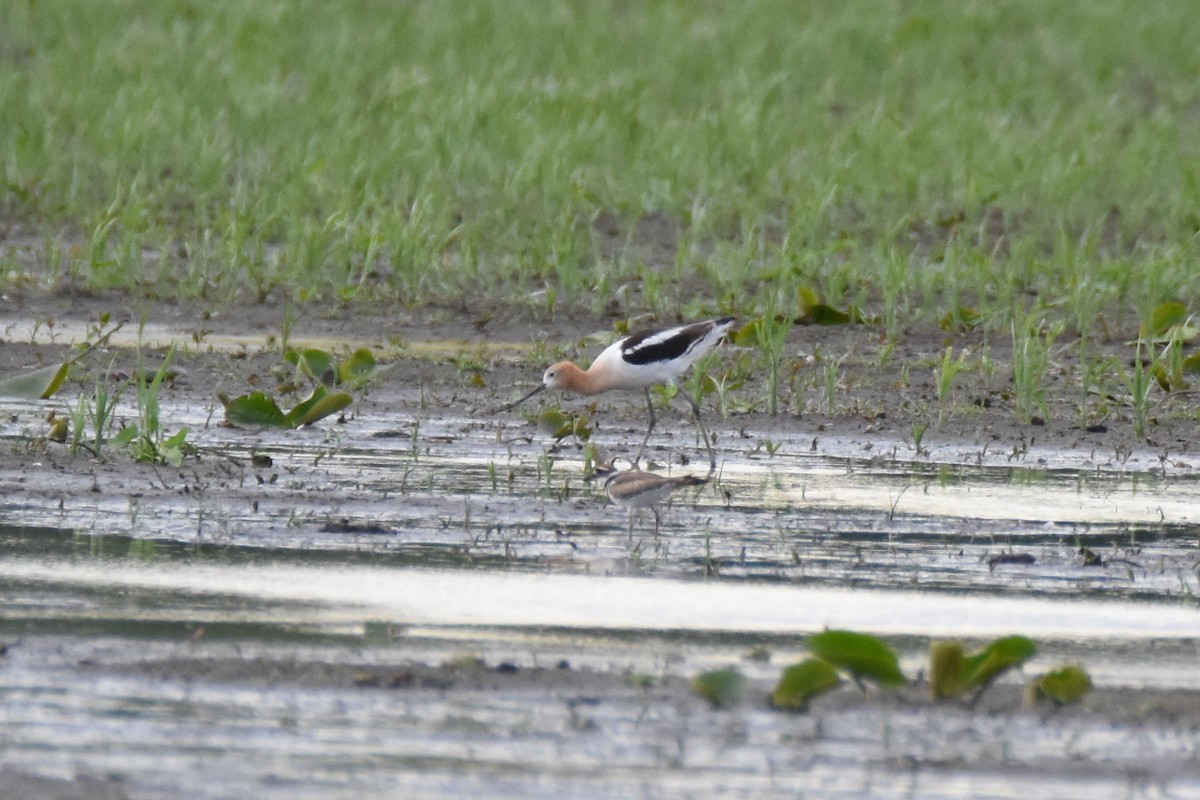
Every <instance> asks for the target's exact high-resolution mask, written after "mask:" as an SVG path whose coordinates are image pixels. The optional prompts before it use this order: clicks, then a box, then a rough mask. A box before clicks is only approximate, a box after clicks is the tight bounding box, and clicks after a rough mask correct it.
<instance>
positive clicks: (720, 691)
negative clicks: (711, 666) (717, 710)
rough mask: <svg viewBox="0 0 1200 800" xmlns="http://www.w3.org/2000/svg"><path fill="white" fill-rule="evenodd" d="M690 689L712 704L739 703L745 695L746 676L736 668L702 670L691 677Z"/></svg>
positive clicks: (724, 705)
mask: <svg viewBox="0 0 1200 800" xmlns="http://www.w3.org/2000/svg"><path fill="white" fill-rule="evenodd" d="M692 690H693V691H695V692H696V694H698V695H700V696H701V697H703V698H704V699H705V700H707V701H708V702H710V703H712V704H713V705H714V706H720V707H722V708H728V707H729V706H735V705H737V704H738V703H740V702H741V701H742V698H743V697H744V696H745V694H746V676H745V675H743V674H742V673H740V672H738V671H737V670H736V669H717V670H713V671H711V672H702V673H701V674H699V675H697V676H696V677H694V678H692Z"/></svg>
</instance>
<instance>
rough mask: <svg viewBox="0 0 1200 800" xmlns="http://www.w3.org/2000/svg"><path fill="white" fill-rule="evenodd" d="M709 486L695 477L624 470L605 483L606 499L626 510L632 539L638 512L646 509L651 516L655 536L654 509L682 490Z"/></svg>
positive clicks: (610, 477)
mask: <svg viewBox="0 0 1200 800" xmlns="http://www.w3.org/2000/svg"><path fill="white" fill-rule="evenodd" d="M706 483H708V478H699V477H697V476H695V475H680V476H679V477H669V476H667V475H659V474H657V473H654V472H642V471H641V470H638V469H627V470H625V471H624V472H614V473H612V474H611V475H609V476H608V478H607V479H606V480H605V481H604V488H605V490H606V491H607V492H608V497H609V499H610V500H612V501H613V503H615V504H616V505H619V506H624V507H625V508H628V509H629V536H630V538H632V537H633V517H634V514H636V513H637V510H638V509H640V508H648V509H650V510H651V511H653V512H654V533H655V534H657V533H658V526H659V522H660V519H659V516H658V509H657V508H656V506H657V505H658V504H659V503H661V502H662V501H664V500H666V499H667V497H669V496H670V495H671V492H674V491H675V490H676V489H682V488H684V487H685V486H702V485H704V484H706Z"/></svg>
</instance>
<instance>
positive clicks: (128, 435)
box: [112, 425, 138, 447]
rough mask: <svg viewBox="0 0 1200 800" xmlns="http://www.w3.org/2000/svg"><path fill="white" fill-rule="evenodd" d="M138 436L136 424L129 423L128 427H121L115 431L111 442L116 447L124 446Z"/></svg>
mask: <svg viewBox="0 0 1200 800" xmlns="http://www.w3.org/2000/svg"><path fill="white" fill-rule="evenodd" d="M137 437H138V429H137V426H136V425H130V426H129V427H128V428H121V430H119V431H117V435H116V436H114V437H113V439H112V443H113V445H115V446H116V447H124V446H125V445H127V444H130V443H131V442H132V441H133V440H134V439H136V438H137Z"/></svg>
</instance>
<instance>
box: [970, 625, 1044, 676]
mask: <svg viewBox="0 0 1200 800" xmlns="http://www.w3.org/2000/svg"><path fill="white" fill-rule="evenodd" d="M1036 652H1037V645H1036V644H1034V643H1033V640H1032V639H1029V638H1027V637H1025V636H1005V637H1004V638H1002V639H997V640H996V641H994V642H992V643H991V644H989V645H988V646H987V647H985V648H984V649H982V650H980V651H979V652H978V653H972V654H971V655H969V656H967V657H966V659H965V660H964V661H963V673H962V674H963V688H964V689H973V688H975V687H979V688H980V689H982V688H984V687H986V686H987V685H988V684H990V683H991V682H992V681H994V680H995V679H996V678H998V677H1000V675H1001V674H1002V673H1004V672H1006V671H1008V670H1010V669H1012V668H1013V667H1016V666H1020V665H1021V664H1024V663H1025V662H1026V661H1028V660H1029V659H1031V658H1033V654H1034V653H1036Z"/></svg>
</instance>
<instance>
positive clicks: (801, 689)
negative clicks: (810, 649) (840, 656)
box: [771, 658, 841, 711]
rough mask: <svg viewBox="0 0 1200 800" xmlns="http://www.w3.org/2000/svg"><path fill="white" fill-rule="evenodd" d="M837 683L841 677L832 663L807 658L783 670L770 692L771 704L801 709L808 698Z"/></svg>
mask: <svg viewBox="0 0 1200 800" xmlns="http://www.w3.org/2000/svg"><path fill="white" fill-rule="evenodd" d="M839 683H841V678H839V677H838V673H837V670H836V669H835V668H834V667H833V665H832V664H830V663H829V662H828V661H822V660H821V659H819V658H808V659H805V660H804V661H801V662H800V663H799V664H794V665H792V666H790V667H788V668H787V669H785V670H784V671H783V674H782V675H780V676H779V683H778V684H776V685H775V691H774V692H772V693H771V704H772V705H774V706H775V707H776V708H785V709H788V710H791V711H801V710H803V709H805V708H807V707H808V701H809V700H811V699H812V698H814V697H816V696H817V695H819V694H822V693H824V692H827V691H829V690H830V689H832V688H833V687H835V686H837V685H838V684H839Z"/></svg>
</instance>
